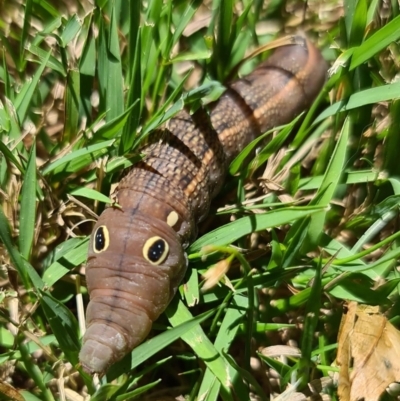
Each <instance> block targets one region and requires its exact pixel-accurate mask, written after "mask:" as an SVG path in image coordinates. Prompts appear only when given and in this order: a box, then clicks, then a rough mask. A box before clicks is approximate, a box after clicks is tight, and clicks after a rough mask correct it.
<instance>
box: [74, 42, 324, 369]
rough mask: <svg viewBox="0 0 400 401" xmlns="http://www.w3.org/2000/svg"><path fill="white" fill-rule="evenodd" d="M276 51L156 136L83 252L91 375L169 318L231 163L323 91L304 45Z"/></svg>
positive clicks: (85, 350)
mask: <svg viewBox="0 0 400 401" xmlns="http://www.w3.org/2000/svg"><path fill="white" fill-rule="evenodd" d="M295 43H296V44H291V45H287V46H283V47H280V48H278V49H277V50H275V52H274V53H273V54H272V55H271V57H270V58H269V59H268V60H266V61H265V62H263V63H261V64H260V65H259V66H258V67H257V68H256V69H255V70H254V71H253V72H252V73H250V74H249V75H247V76H245V77H243V78H241V79H238V80H236V81H235V82H233V83H231V84H229V85H227V89H226V91H225V92H224V94H223V95H222V96H221V97H220V99H219V100H218V101H217V102H216V103H214V104H213V105H212V106H210V107H209V110H208V111H206V110H204V109H200V110H198V111H197V112H195V113H194V114H193V115H190V114H189V112H188V111H186V110H183V111H181V112H180V113H178V114H177V115H176V116H175V117H174V118H172V119H171V120H169V121H168V122H167V123H166V125H165V126H164V127H163V128H162V129H161V130H159V131H156V132H154V135H152V136H151V139H150V141H149V142H148V143H147V144H146V145H145V148H144V149H143V150H142V151H143V152H144V153H145V157H144V159H143V160H142V161H141V162H139V163H137V164H136V165H134V167H133V168H132V169H131V170H130V171H129V173H127V174H126V175H125V176H124V177H123V178H122V180H121V181H120V183H119V185H118V188H117V190H116V199H117V203H118V204H119V207H118V208H117V207H109V208H107V209H106V210H105V211H104V212H103V213H102V214H101V216H100V217H99V219H98V222H97V224H96V225H95V227H94V229H93V233H92V235H91V239H90V243H89V252H88V261H87V266H86V281H87V286H88V291H89V294H90V302H89V305H88V308H87V313H86V322H87V331H86V333H85V334H84V337H83V345H82V349H81V351H80V355H79V359H80V362H81V364H82V367H83V369H84V370H85V371H87V372H89V373H92V374H93V373H99V374H103V373H105V372H106V371H107V370H108V368H109V367H110V366H111V365H112V364H114V363H115V362H117V361H119V360H120V359H121V358H122V357H123V356H125V355H126V354H127V353H128V352H130V351H131V350H132V349H133V348H135V347H136V346H137V345H138V344H140V343H141V342H142V341H143V340H144V339H145V338H146V336H147V334H148V333H149V331H150V329H151V326H152V322H153V321H155V320H156V319H157V318H158V316H159V315H160V314H161V313H162V312H163V311H164V310H165V308H166V307H167V305H168V303H169V302H170V301H171V299H172V297H173V296H174V294H175V292H176V290H177V288H178V285H179V284H180V282H181V280H182V279H183V276H184V274H185V271H186V268H187V264H188V263H187V258H186V256H185V252H184V249H185V248H186V247H187V246H188V244H189V243H190V241H192V240H193V239H194V238H195V236H196V225H197V224H198V223H199V222H200V221H201V220H202V219H203V218H204V217H205V216H206V215H207V212H208V209H209V205H210V201H211V199H212V198H213V197H214V196H215V195H216V194H217V193H218V191H219V189H220V188H221V185H222V183H223V181H224V177H225V175H226V172H227V168H228V166H229V163H230V162H231V161H232V160H233V158H234V157H235V156H236V155H237V154H238V153H239V152H240V151H241V150H242V149H243V147H244V146H246V145H247V144H248V143H249V142H250V141H252V140H253V139H254V138H256V137H257V136H258V135H260V134H262V133H264V132H265V131H267V130H268V129H271V128H273V127H274V126H278V125H282V124H284V123H287V122H289V121H291V120H292V119H293V118H294V117H295V116H297V115H298V114H299V113H300V112H302V111H303V110H305V109H306V108H307V107H309V106H310V105H311V103H312V102H313V100H314V99H315V97H316V96H317V94H318V93H319V91H320V90H321V88H322V86H323V84H324V81H325V76H326V71H327V65H326V62H325V61H324V59H323V58H322V56H321V54H320V52H319V51H318V50H317V49H316V48H315V47H314V46H313V45H312V44H311V43H310V42H309V41H308V40H307V39H305V38H303V37H296V38H295Z"/></svg>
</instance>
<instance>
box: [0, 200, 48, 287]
mask: <svg viewBox="0 0 400 401" xmlns="http://www.w3.org/2000/svg"><path fill="white" fill-rule="evenodd" d="M0 240H1V242H2V243H3V244H4V246H5V248H6V249H7V252H8V254H9V255H10V259H11V262H12V264H13V266H14V267H15V268H16V270H17V272H18V275H19V276H20V278H21V280H22V282H23V285H24V287H25V288H26V289H30V288H31V284H30V281H29V279H31V280H32V282H33V284H34V286H35V287H36V288H42V287H43V285H44V284H43V282H42V280H41V278H40V277H39V275H38V274H37V273H36V271H35V270H34V269H33V267H32V266H31V265H30V264H29V263H28V262H27V261H25V260H24V259H23V258H22V256H21V255H20V253H19V252H18V251H17V249H16V248H15V246H14V244H13V240H12V238H11V230H10V226H9V224H8V221H7V218H6V216H5V215H4V212H3V208H2V207H1V206H0Z"/></svg>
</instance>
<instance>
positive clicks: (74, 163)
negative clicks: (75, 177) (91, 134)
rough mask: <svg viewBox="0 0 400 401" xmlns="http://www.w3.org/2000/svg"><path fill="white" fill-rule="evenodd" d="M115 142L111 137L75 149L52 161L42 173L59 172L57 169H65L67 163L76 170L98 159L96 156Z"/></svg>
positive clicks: (103, 152) (71, 169) (72, 169)
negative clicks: (107, 139)
mask: <svg viewBox="0 0 400 401" xmlns="http://www.w3.org/2000/svg"><path fill="white" fill-rule="evenodd" d="M114 142H115V140H114V139H111V140H109V141H104V142H101V143H96V144H94V145H91V146H88V147H86V148H83V149H78V150H75V151H73V152H71V153H69V154H67V155H66V156H64V157H62V158H61V159H58V160H56V161H55V162H53V163H50V164H49V165H48V166H46V167H45V168H44V169H43V171H42V174H43V175H48V174H50V173H57V170H59V171H65V165H68V167H70V171H76V170H78V169H79V168H82V167H83V166H86V165H87V164H89V163H91V162H92V161H94V160H96V158H97V157H99V156H100V155H102V154H105V153H107V152H108V150H109V147H110V146H111V145H112V144H113V143H114Z"/></svg>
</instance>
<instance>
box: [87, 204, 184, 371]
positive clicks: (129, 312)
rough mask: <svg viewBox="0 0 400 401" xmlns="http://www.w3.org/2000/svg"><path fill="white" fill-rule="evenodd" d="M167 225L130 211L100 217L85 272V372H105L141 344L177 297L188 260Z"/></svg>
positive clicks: (178, 241) (113, 209)
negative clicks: (86, 289) (87, 296)
mask: <svg viewBox="0 0 400 401" xmlns="http://www.w3.org/2000/svg"><path fill="white" fill-rule="evenodd" d="M172 220H173V219H172ZM171 222H173V221H169V222H168V221H162V220H159V219H157V218H155V217H154V216H148V215H143V214H142V213H141V212H140V211H137V210H133V209H124V210H121V209H117V208H109V209H106V210H105V212H104V213H103V214H102V215H101V216H100V218H99V220H98V222H97V224H96V226H95V228H94V230H93V233H92V236H91V239H90V243H89V253H88V263H87V267H86V281H87V286H88V290H89V294H90V303H89V305H88V308H87V314H86V324H87V327H88V328H87V331H86V333H85V335H84V338H83V347H82V350H81V353H80V361H81V363H82V365H83V367H84V369H85V370H86V371H88V372H90V373H104V372H105V371H106V370H107V369H108V367H109V366H111V365H112V364H113V363H115V362H116V361H118V360H119V359H121V358H122V357H123V356H124V355H125V354H127V353H128V352H130V351H131V350H132V349H133V348H134V347H136V346H137V345H138V344H140V343H141V342H142V341H143V340H144V339H145V338H146V336H147V334H148V333H149V331H150V329H151V325H152V322H153V321H154V320H156V319H157V318H158V316H159V315H160V314H161V313H162V312H163V311H164V310H165V308H166V307H167V305H168V303H169V302H170V300H171V298H172V297H173V295H174V294H175V292H176V289H177V287H178V285H179V283H180V281H181V280H182V278H183V275H184V273H185V270H186V265H187V261H186V256H185V254H184V251H183V248H182V245H181V242H180V238H179V236H178V235H177V233H176V232H175V230H174V229H173V228H172V227H171V225H170V224H171ZM169 223H170V224H169Z"/></svg>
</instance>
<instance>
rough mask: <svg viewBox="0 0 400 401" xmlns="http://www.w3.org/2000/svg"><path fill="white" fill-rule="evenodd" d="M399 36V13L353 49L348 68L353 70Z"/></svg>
mask: <svg viewBox="0 0 400 401" xmlns="http://www.w3.org/2000/svg"><path fill="white" fill-rule="evenodd" d="M399 38H400V15H399V16H397V17H396V18H394V19H393V20H392V21H390V22H388V23H387V24H386V25H384V26H383V27H382V28H380V29H379V30H378V31H377V32H375V33H374V34H373V35H372V36H371V37H370V38H368V39H367V40H366V41H365V42H364V43H363V44H362V45H360V46H359V47H357V48H356V49H354V53H353V56H352V58H351V63H350V70H353V69H354V68H356V67H358V66H359V65H360V64H362V63H365V62H366V61H367V60H369V59H370V58H372V57H373V56H375V55H376V54H377V53H378V52H380V51H381V50H383V49H385V48H386V47H388V46H389V45H390V44H391V43H393V42H396V41H397V40H398V39H399Z"/></svg>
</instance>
